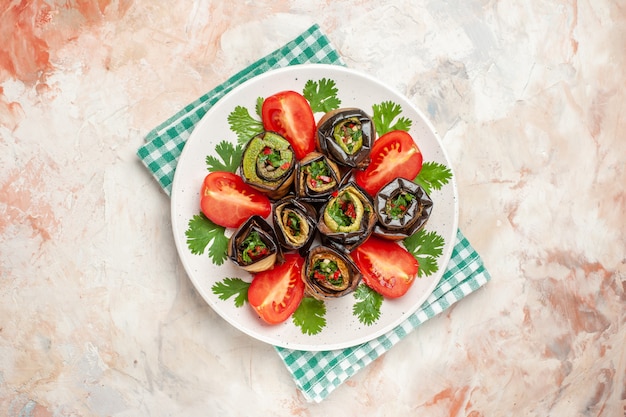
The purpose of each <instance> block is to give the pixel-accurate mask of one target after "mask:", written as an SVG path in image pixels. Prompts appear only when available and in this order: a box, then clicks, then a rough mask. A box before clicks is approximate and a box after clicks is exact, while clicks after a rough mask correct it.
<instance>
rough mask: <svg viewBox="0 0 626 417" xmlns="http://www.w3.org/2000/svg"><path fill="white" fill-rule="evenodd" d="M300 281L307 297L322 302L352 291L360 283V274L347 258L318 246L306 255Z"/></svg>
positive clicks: (325, 247)
mask: <svg viewBox="0 0 626 417" xmlns="http://www.w3.org/2000/svg"><path fill="white" fill-rule="evenodd" d="M302 280H303V281H304V285H305V288H306V292H307V293H308V294H309V295H311V296H312V297H314V298H317V299H320V300H324V299H329V298H337V297H342V296H344V295H346V294H349V293H351V292H352V291H354V290H355V288H356V287H357V286H358V285H359V282H360V281H361V272H360V271H359V269H358V268H357V266H356V265H355V264H354V262H353V261H352V259H350V257H349V256H347V255H345V254H343V253H341V252H339V251H337V250H335V249H333V248H330V247H327V246H321V245H320V246H316V247H315V248H313V249H312V250H311V251H310V252H309V254H308V255H307V257H306V261H305V264H304V269H303V271H302Z"/></svg>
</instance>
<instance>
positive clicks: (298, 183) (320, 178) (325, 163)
mask: <svg viewBox="0 0 626 417" xmlns="http://www.w3.org/2000/svg"><path fill="white" fill-rule="evenodd" d="M340 183H341V171H340V169H339V167H338V166H337V164H336V163H334V162H333V161H332V160H330V159H329V158H328V157H327V156H326V155H324V154H321V153H319V152H311V153H310V154H308V155H307V156H305V157H304V158H303V159H302V160H301V161H299V162H298V164H297V165H296V179H295V193H296V196H297V197H298V198H299V199H301V200H303V201H308V202H311V203H317V202H325V201H327V200H328V197H329V196H330V195H331V194H332V193H333V192H335V191H336V190H337V189H338V188H339V186H340Z"/></svg>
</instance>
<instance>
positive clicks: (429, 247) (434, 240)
mask: <svg viewBox="0 0 626 417" xmlns="http://www.w3.org/2000/svg"><path fill="white" fill-rule="evenodd" d="M444 242H445V241H444V239H443V237H441V236H440V235H439V234H437V232H434V231H431V232H427V231H426V230H424V229H421V230H420V231H418V232H417V233H414V234H413V235H411V236H409V237H407V238H406V239H404V240H403V243H404V247H405V248H406V249H407V250H408V251H409V252H410V253H411V254H412V255H413V256H414V257H415V259H417V262H418V264H419V269H418V271H417V276H418V277H420V278H421V277H423V276H429V275H432V274H434V273H435V272H437V271H438V270H439V266H438V265H437V258H438V257H439V256H441V254H442V253H443V245H444Z"/></svg>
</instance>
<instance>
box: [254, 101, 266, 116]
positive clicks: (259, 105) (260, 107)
mask: <svg viewBox="0 0 626 417" xmlns="http://www.w3.org/2000/svg"><path fill="white" fill-rule="evenodd" d="M264 101H265V99H264V98H263V97H257V98H256V106H255V107H254V109H255V111H256V115H257V116H259V119H262V118H263V102H264Z"/></svg>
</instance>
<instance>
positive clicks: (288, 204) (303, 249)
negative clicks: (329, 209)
mask: <svg viewBox="0 0 626 417" xmlns="http://www.w3.org/2000/svg"><path fill="white" fill-rule="evenodd" d="M286 208H287V209H291V210H293V211H294V212H295V213H298V214H300V215H301V216H302V217H303V218H304V219H305V221H306V222H307V224H308V226H309V234H308V236H307V237H306V239H305V240H304V241H303V243H301V244H294V243H293V242H292V241H291V240H290V239H289V238H288V236H287V234H286V233H285V231H284V230H283V228H282V227H281V226H280V223H281V220H280V218H279V216H280V214H281V212H282V210H284V209H286ZM272 222H273V224H274V231H275V233H276V237H277V238H278V243H279V244H280V245H281V246H282V248H283V249H285V250H286V251H298V252H299V253H300V254H301V255H302V256H306V254H307V252H308V250H309V248H310V247H311V244H312V243H313V240H314V239H315V237H316V236H317V212H316V210H315V208H314V207H313V206H312V205H310V204H308V203H307V202H305V201H301V200H300V199H298V198H296V197H295V196H293V195H289V196H286V197H284V198H282V199H281V200H279V201H277V202H276V203H274V206H273V208H272Z"/></svg>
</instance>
